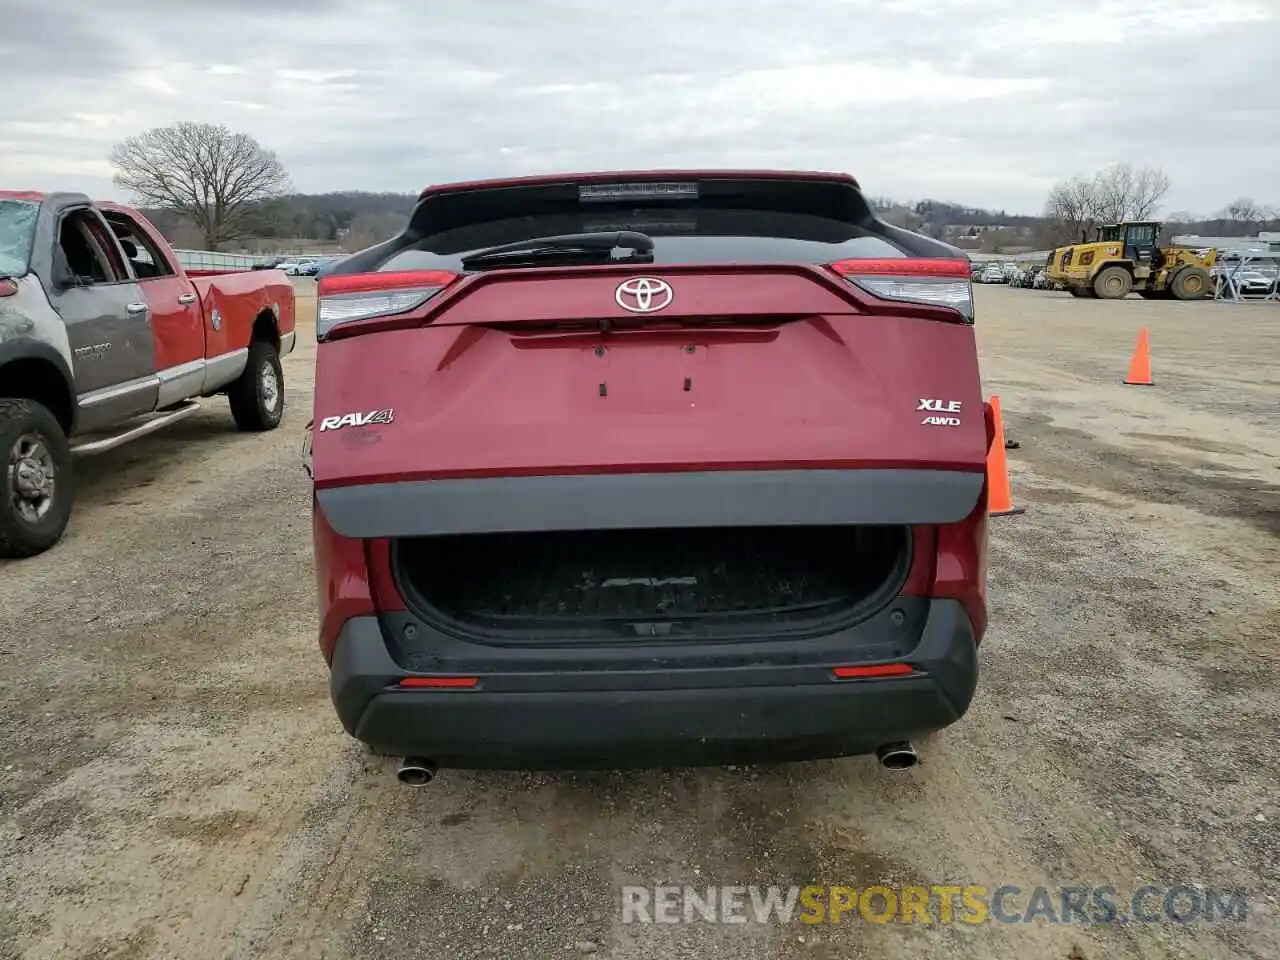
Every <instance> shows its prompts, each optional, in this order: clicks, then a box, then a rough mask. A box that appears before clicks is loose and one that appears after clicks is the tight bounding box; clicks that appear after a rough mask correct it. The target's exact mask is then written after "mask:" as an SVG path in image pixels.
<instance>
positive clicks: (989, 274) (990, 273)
mask: <svg viewBox="0 0 1280 960" xmlns="http://www.w3.org/2000/svg"><path fill="white" fill-rule="evenodd" d="M982 282H983V283H1004V282H1005V275H1004V270H1003V269H1001V267H1000V264H998V263H991V264H988V265H987V266H985V267H983V269H982Z"/></svg>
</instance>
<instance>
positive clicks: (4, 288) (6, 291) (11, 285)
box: [0, 277, 18, 297]
mask: <svg viewBox="0 0 1280 960" xmlns="http://www.w3.org/2000/svg"><path fill="white" fill-rule="evenodd" d="M17 292H18V284H17V282H16V281H14V280H12V279H11V278H9V277H0V297H12V296H13V295H14V294H15V293H17Z"/></svg>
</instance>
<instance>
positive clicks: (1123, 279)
mask: <svg viewBox="0 0 1280 960" xmlns="http://www.w3.org/2000/svg"><path fill="white" fill-rule="evenodd" d="M1160 226H1161V225H1160V224H1159V223H1156V222H1154V221H1150V220H1143V221H1132V222H1129V223H1115V224H1108V225H1106V226H1102V227H1098V228H1097V229H1096V230H1095V231H1094V237H1093V239H1092V240H1086V241H1085V242H1083V243H1076V244H1072V245H1071V246H1069V247H1059V248H1058V249H1056V250H1054V251H1053V253H1052V255H1051V256H1050V259H1049V265H1048V268H1047V269H1046V271H1045V273H1046V274H1047V276H1048V278H1049V280H1050V282H1051V283H1053V282H1056V283H1058V284H1061V285H1062V287H1063V288H1065V289H1067V290H1070V291H1071V294H1072V295H1073V296H1076V297H1099V298H1101V299H1103V300H1119V299H1122V298H1123V297H1126V296H1128V295H1129V294H1130V293H1137V294H1140V295H1141V296H1143V297H1147V298H1149V299H1158V298H1172V299H1175V300H1199V299H1201V298H1203V297H1205V296H1207V295H1208V294H1209V292H1210V290H1211V287H1212V283H1211V280H1210V276H1209V271H1210V270H1211V269H1212V268H1213V264H1214V261H1215V260H1217V256H1218V253H1217V251H1216V250H1210V251H1209V252H1208V253H1207V254H1204V255H1202V254H1200V253H1198V252H1197V251H1195V250H1192V249H1190V248H1189V247H1166V248H1164V249H1161V247H1160Z"/></svg>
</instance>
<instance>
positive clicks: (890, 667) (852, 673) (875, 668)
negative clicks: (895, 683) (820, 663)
mask: <svg viewBox="0 0 1280 960" xmlns="http://www.w3.org/2000/svg"><path fill="white" fill-rule="evenodd" d="M915 672H916V668H915V667H913V666H911V664H909V663H873V664H870V665H868V666H865V667H835V668H833V669H832V671H831V673H832V675H833V676H834V677H835V678H836V679H837V680H870V679H873V678H875V677H905V676H907V675H908V674H912V673H915Z"/></svg>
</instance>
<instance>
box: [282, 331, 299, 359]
mask: <svg viewBox="0 0 1280 960" xmlns="http://www.w3.org/2000/svg"><path fill="white" fill-rule="evenodd" d="M297 342H298V331H296V330H290V331H289V332H288V333H286V334H284V335H283V336H281V337H280V356H282V357H287V356H288V355H289V354H291V353H293V348H294V346H295V345H296V344H297Z"/></svg>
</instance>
